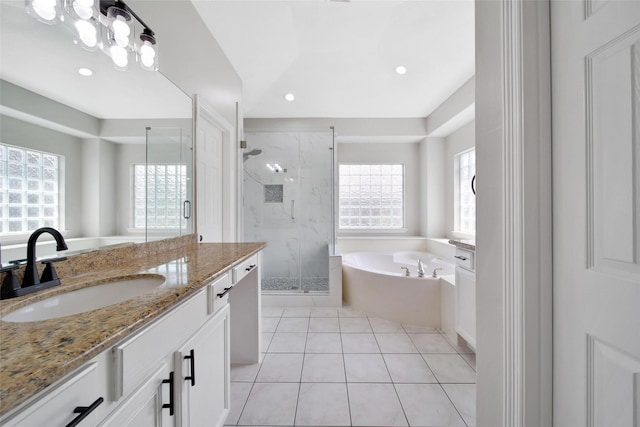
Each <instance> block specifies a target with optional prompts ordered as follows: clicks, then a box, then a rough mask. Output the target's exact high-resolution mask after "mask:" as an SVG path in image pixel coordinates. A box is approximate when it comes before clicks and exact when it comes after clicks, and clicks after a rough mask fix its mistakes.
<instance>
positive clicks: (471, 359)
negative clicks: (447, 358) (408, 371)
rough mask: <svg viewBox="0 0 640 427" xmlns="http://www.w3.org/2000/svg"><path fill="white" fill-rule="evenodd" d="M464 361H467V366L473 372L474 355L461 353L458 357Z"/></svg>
mask: <svg viewBox="0 0 640 427" xmlns="http://www.w3.org/2000/svg"><path fill="white" fill-rule="evenodd" d="M460 356H461V357H462V358H463V359H464V360H466V361H467V363H468V364H469V366H471V367H472V368H473V370H474V371H475V370H476V355H475V354H473V353H471V354H469V353H463V354H461V355H460Z"/></svg>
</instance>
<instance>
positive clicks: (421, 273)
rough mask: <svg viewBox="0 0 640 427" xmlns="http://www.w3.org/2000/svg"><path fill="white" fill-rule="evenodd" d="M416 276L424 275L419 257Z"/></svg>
mask: <svg viewBox="0 0 640 427" xmlns="http://www.w3.org/2000/svg"><path fill="white" fill-rule="evenodd" d="M418 277H424V267H423V266H422V260H421V259H419V260H418Z"/></svg>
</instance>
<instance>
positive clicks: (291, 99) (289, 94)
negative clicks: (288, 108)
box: [284, 93, 296, 102]
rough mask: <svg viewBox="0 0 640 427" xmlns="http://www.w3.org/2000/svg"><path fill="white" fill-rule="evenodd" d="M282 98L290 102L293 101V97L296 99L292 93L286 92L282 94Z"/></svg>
mask: <svg viewBox="0 0 640 427" xmlns="http://www.w3.org/2000/svg"><path fill="white" fill-rule="evenodd" d="M284 99H286V100H287V101H289V102H291V101H293V100H294V99H296V97H295V96H294V95H293V94H292V93H287V94H286V95H285V96H284Z"/></svg>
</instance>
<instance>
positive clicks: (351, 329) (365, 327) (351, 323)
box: [340, 317, 373, 333]
mask: <svg viewBox="0 0 640 427" xmlns="http://www.w3.org/2000/svg"><path fill="white" fill-rule="evenodd" d="M340 332H342V333H364V332H373V330H372V329H371V325H370V324H369V319H367V318H366V317H341V318H340Z"/></svg>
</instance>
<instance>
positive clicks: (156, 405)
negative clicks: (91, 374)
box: [100, 363, 175, 427]
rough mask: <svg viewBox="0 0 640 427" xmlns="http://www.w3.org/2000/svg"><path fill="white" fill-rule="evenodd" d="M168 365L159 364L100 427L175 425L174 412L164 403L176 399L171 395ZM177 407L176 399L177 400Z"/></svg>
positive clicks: (169, 402) (160, 426)
mask: <svg viewBox="0 0 640 427" xmlns="http://www.w3.org/2000/svg"><path fill="white" fill-rule="evenodd" d="M170 379H171V373H170V372H169V365H168V364H167V363H162V364H161V365H160V367H159V368H158V369H157V370H156V371H155V372H154V373H153V374H152V375H151V377H150V378H149V379H148V380H147V381H145V382H144V383H143V384H142V385H141V386H140V387H139V388H138V389H137V390H136V391H134V392H133V393H132V394H131V396H128V397H127V399H126V401H125V402H124V403H123V404H122V405H120V406H119V407H118V408H117V409H116V410H115V412H114V413H112V414H111V415H110V416H109V417H108V418H107V419H106V420H105V421H104V422H103V423H102V424H100V426H101V427H125V426H131V427H172V426H174V418H175V416H174V415H173V416H172V415H171V414H170V408H168V407H166V408H165V407H163V406H164V405H165V404H167V405H169V404H171V403H173V399H174V397H175V394H174V396H171V394H170V392H171V388H172V387H171V386H170V383H169V382H168V381H170ZM174 408H175V403H174Z"/></svg>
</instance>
